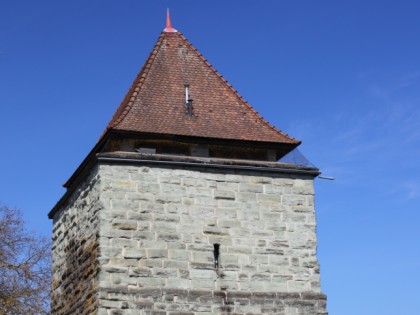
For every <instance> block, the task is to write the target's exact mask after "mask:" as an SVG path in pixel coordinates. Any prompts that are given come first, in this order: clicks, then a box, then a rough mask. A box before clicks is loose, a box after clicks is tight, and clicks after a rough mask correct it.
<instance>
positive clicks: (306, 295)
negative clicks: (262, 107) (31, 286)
mask: <svg viewBox="0 0 420 315" xmlns="http://www.w3.org/2000/svg"><path fill="white" fill-rule="evenodd" d="M116 166H118V167H117V168H115V167H116ZM76 227H77V228H76ZM315 228H316V226H315V212H314V208H313V187H312V178H311V176H310V175H309V176H308V175H299V174H295V175H286V174H278V173H263V172H258V171H227V170H214V169H213V170H212V172H208V170H206V169H204V168H200V169H197V170H194V169H188V170H187V169H182V168H179V169H170V168H165V167H155V166H153V167H145V166H135V165H100V166H99V168H98V170H97V172H96V173H95V174H94V175H92V176H91V177H90V178H89V179H87V180H86V182H85V183H84V184H83V185H82V186H81V188H80V190H79V191H78V193H75V194H74V197H73V204H72V205H71V206H66V207H63V209H62V210H60V211H59V212H57V214H56V217H55V220H54V235H53V239H54V244H55V247H54V248H55V249H54V251H55V252H54V260H55V262H54V264H55V266H56V267H55V268H56V269H57V270H59V272H58V273H57V274H56V275H55V277H56V278H57V284H56V285H55V286H54V294H56V296H57V298H56V302H55V303H56V304H54V305H55V306H54V307H55V310H56V312H55V313H53V314H54V315H56V314H58V315H61V314H63V315H64V314H66V313H65V312H66V311H65V310H68V309H66V308H65V307H67V306H65V305H69V304H72V306H71V307H73V308H72V309H73V310H75V309H77V308H78V307H81V306H82V305H83V306H84V307H86V309H87V310H89V311H92V313H93V312H94V311H97V314H107V315H109V314H166V315H168V314H201V315H204V314H215V313H226V312H231V313H234V314H261V313H270V314H271V313H272V314H282V315H285V314H305V315H312V314H319V315H320V314H326V312H325V296H323V295H322V294H320V285H319V282H320V280H319V264H318V261H317V258H316V234H315ZM98 236H99V237H98ZM72 239H77V240H85V241H83V242H86V243H84V244H88V242H87V241H95V242H96V244H97V245H96V246H97V247H95V249H94V251H93V255H94V256H92V257H96V258H95V262H92V266H97V267H95V268H96V269H95V271H90V272H92V275H95V277H96V279H97V281H96V282H93V278H89V277H91V276H87V278H86V279H88V280H86V281H84V282H83V281H82V282H83V283H84V285H85V287H83V288H85V289H84V290H85V291H86V290H87V291H86V292H90V293H89V294H90V295H89V298H88V301H89V303H91V304H89V306H86V305H85V304H86V303H87V302H86V301H82V300H81V299H80V300H78V301H76V299H75V298H72V299H70V297H69V298H67V300H66V298H63V296H62V292H64V291H63V290H65V289H66V288H68V286H67V287H66V286H65V285H66V282H65V280H63V277H64V279H66V278H65V277H67V279H69V278H68V277H69V272H70V269H68V270H67V271H66V270H65V268H63V266H66V263H65V261H66V255H65V254H64V253H65V252H66V250H65V248H66V247H69V246H70V241H71V240H72ZM215 244H218V245H219V253H218V265H217V266H216V264H215V257H216V254H215V252H214V249H215V246H214V245H215ZM85 246H86V245H85ZM81 247H83V246H81ZM82 252H83V251H82V250H81V251H80V252H78V251H77V250H76V253H75V255H76V256H77V255H79V254H80V255H82V256H83V253H82ZM95 255H96V256H95ZM96 264H99V265H96ZM82 266H85V265H76V267H77V268H79V269H78V270H81V269H80V268H82ZM77 268H76V269H77ZM73 269H74V268H73ZM73 269H71V270H72V271H73ZM88 270H91V269H88ZM74 272H76V274H80V272H81V271H80V272H79V271H77V270H75V271H74ZM95 272H97V273H95ZM89 279H90V280H89ZM86 288H88V289H86ZM74 290H76V288H75V289H74ZM218 290H219V291H218ZM223 290H224V291H223ZM67 292H73V291H67ZM74 292H77V291H74ZM73 296H78V295H77V294H74V293H73ZM68 307H70V306H68ZM60 312H61V313H60Z"/></svg>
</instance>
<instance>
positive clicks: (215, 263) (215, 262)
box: [213, 244, 220, 269]
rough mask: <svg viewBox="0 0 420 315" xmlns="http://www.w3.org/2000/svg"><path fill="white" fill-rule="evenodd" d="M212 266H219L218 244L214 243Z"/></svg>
mask: <svg viewBox="0 0 420 315" xmlns="http://www.w3.org/2000/svg"><path fill="white" fill-rule="evenodd" d="M213 246H214V249H213V254H214V268H216V269H218V268H219V266H220V244H214V245H213Z"/></svg>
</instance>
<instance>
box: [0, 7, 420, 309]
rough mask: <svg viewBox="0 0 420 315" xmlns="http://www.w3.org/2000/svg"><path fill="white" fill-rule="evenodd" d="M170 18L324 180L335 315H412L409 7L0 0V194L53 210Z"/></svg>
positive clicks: (419, 180) (328, 278) (417, 206)
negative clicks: (292, 142)
mask: <svg viewBox="0 0 420 315" xmlns="http://www.w3.org/2000/svg"><path fill="white" fill-rule="evenodd" d="M167 7H170V9H171V16H172V22H173V25H174V27H175V28H177V29H178V30H180V31H181V32H182V33H183V34H184V35H185V36H186V37H187V39H188V40H189V41H190V42H191V43H192V44H193V45H194V46H195V47H196V48H197V49H198V50H199V51H200V52H201V53H202V54H203V55H204V56H205V57H206V58H207V59H208V60H209V62H210V63H211V64H212V65H214V67H215V68H216V69H217V70H218V71H219V72H220V73H221V74H222V75H223V76H224V77H225V78H226V79H227V80H228V81H229V82H230V83H231V84H232V85H233V86H234V87H235V88H236V89H237V90H238V91H239V93H240V94H241V95H242V96H243V97H244V98H245V99H246V100H247V101H249V102H250V104H251V105H252V106H254V107H255V109H256V110H257V111H258V112H260V113H261V114H262V115H263V116H264V117H265V118H266V119H268V120H269V121H270V122H271V123H273V124H274V125H276V126H277V127H278V128H279V129H281V130H283V131H285V132H287V133H289V134H290V135H292V136H293V137H295V138H298V139H300V140H302V141H303V144H302V145H301V146H300V150H301V151H302V152H303V153H304V154H305V156H306V157H307V158H308V159H309V160H310V161H311V162H312V163H313V164H315V165H316V166H318V167H319V168H321V170H322V171H323V174H324V175H328V176H333V177H335V178H336V179H335V181H326V180H321V179H317V180H316V209H317V218H318V240H319V247H318V257H319V259H320V263H321V282H322V289H323V291H324V292H325V293H326V294H327V295H328V310H329V313H330V314H331V315H353V314H358V315H396V314H398V315H418V314H420V304H419V303H418V296H419V293H420V289H419V287H420V284H419V283H420V275H419V270H420V233H419V226H420V214H419V210H420V163H419V160H420V1H406V0H399V1H396V0H395V1H387V0H377V1H369V0H363V1H359V0H353V1H346V2H344V1H336V0H334V1H332V0H331V1H314V0H300V1H285V0H283V1H280V0H271V1H269V0H265V1H244V0H242V1H234V0H229V1H192V0H190V1H163V0H160V1H156V0H153V1H138V0H137V1H134V0H124V1H115V0H114V1H110V0H101V1H99V0H92V1H80V0H73V1H53V0H51V1H43V0H40V1H32V0H27V1H20V0H15V1H2V2H1V3H0V118H1V123H0V145H1V151H0V200H1V201H2V202H3V203H5V204H7V205H9V206H14V207H18V208H20V209H22V210H23V211H24V214H25V218H26V219H27V220H28V222H29V223H28V224H29V227H30V228H31V229H33V230H36V231H38V232H40V233H42V234H44V235H48V236H49V235H50V233H51V222H50V221H49V220H48V219H47V213H48V211H49V210H50V209H51V208H52V207H53V206H54V204H55V203H56V202H57V201H58V199H59V198H60V197H61V195H62V194H63V193H64V189H63V188H62V187H61V184H62V183H63V182H64V181H66V180H67V179H68V178H69V176H70V175H71V174H72V172H73V171H74V170H75V169H76V168H77V166H78V165H79V163H80V162H81V161H82V160H83V158H84V157H85V156H86V155H87V154H88V152H89V151H90V149H91V148H92V147H93V145H94V144H95V143H96V141H97V139H98V138H99V136H100V135H101V133H102V131H103V130H104V128H105V126H106V124H107V122H108V120H109V119H110V118H111V116H112V114H113V112H114V111H115V110H116V108H117V106H118V105H119V103H120V101H121V99H122V98H123V96H124V95H125V93H126V91H127V90H128V88H129V86H130V84H131V82H132V80H133V79H134V77H135V76H136V74H137V72H138V71H139V70H140V68H141V66H142V64H143V62H144V61H145V59H146V58H147V56H148V54H149V52H150V51H151V49H152V47H153V45H154V44H155V41H156V39H157V37H158V36H159V34H160V32H161V30H162V29H163V28H164V21H165V11H166V8H167Z"/></svg>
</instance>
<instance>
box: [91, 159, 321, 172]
mask: <svg viewBox="0 0 420 315" xmlns="http://www.w3.org/2000/svg"><path fill="white" fill-rule="evenodd" d="M97 159H98V161H100V162H101V161H104V162H120V163H133V164H137V163H145V164H167V165H179V166H182V165H185V166H194V167H210V168H222V169H236V170H249V171H261V172H274V173H298V174H308V175H313V176H318V175H319V174H321V172H319V171H315V170H305V169H293V168H277V167H264V166H249V165H227V164H215V163H206V162H203V163H197V162H185V161H167V160H148V159H134V158H121V157H104V156H98V157H97Z"/></svg>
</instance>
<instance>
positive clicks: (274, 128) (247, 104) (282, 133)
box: [178, 31, 301, 143]
mask: <svg viewBox="0 0 420 315" xmlns="http://www.w3.org/2000/svg"><path fill="white" fill-rule="evenodd" d="M178 34H179V36H180V37H181V38H182V39H183V40H184V41H185V42H186V43H187V44H188V46H189V47H190V48H191V49H192V50H193V51H194V52H195V53H196V54H197V56H198V57H199V58H200V59H201V60H202V61H203V62H204V63H205V64H206V65H207V66H208V67H209V68H210V69H211V70H212V71H213V73H214V74H216V76H217V77H218V78H219V79H220V80H221V81H222V82H223V83H225V84H226V85H227V86H228V87H229V89H230V90H231V91H232V92H233V93H234V94H235V96H236V97H237V98H238V99H239V100H241V101H242V102H243V103H244V104H245V106H247V107H248V109H249V110H251V112H252V113H253V114H254V115H255V116H256V117H257V118H258V119H259V120H261V121H262V122H263V123H264V124H266V125H267V126H269V127H270V128H271V129H273V130H274V131H275V132H277V133H279V134H281V135H283V136H285V137H287V138H288V139H290V140H292V141H297V142H298V143H300V142H301V141H300V140H297V139H295V138H293V137H291V136H289V135H288V134H287V133H284V132H282V131H281V130H279V129H277V128H276V127H275V126H274V125H272V124H270V123H269V122H268V121H267V120H265V119H264V117H262V116H261V115H260V114H259V113H258V112H257V111H256V110H255V109H254V108H253V107H252V106H251V105H250V104H249V103H248V102H247V101H246V100H245V99H244V98H243V97H242V96H241V94H239V92H238V91H236V89H235V88H234V87H233V86H232V85H231V84H230V83H229V82H228V81H227V80H226V79H225V78H224V77H223V76H222V75H221V74H220V73H219V72H218V71H217V70H216V68H214V67H213V66H212V65H211V64H210V63H209V62H208V61H207V59H206V58H204V56H203V55H202V54H201V53H200V52H199V51H198V49H197V48H195V47H194V46H193V45H192V44H191V43H190V42H189V41H188V39H187V38H186V37H185V36H184V35H183V34H182V33H181V32H179V31H178Z"/></svg>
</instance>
